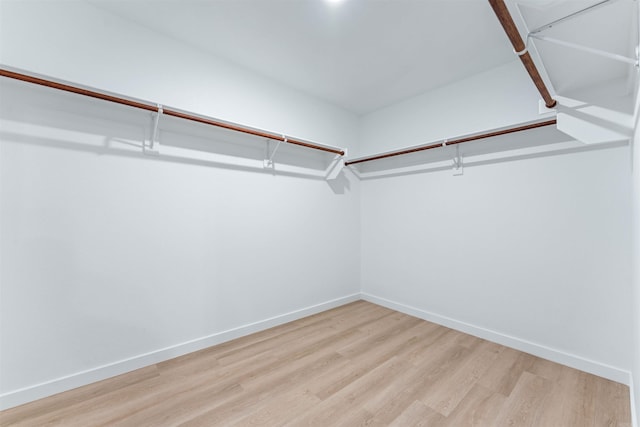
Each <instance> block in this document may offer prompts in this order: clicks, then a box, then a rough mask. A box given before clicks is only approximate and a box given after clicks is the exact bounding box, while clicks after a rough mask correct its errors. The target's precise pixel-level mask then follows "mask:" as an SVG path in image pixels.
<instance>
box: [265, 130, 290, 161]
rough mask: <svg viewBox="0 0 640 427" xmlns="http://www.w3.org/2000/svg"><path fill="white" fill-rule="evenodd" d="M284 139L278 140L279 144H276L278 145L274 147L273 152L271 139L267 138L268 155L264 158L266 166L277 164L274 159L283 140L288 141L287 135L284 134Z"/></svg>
mask: <svg viewBox="0 0 640 427" xmlns="http://www.w3.org/2000/svg"><path fill="white" fill-rule="evenodd" d="M282 139H283V140H284V141H280V140H279V141H278V144H276V147H275V148H274V149H273V151H272V152H271V153H269V151H270V145H271V140H270V139H267V155H266V156H265V157H266V159H264V163H263V166H264V168H265V169H266V168H275V164H274V163H273V159H274V158H275V157H276V151H278V148H279V147H280V144H282V142H287V137H286V136H285V135H282Z"/></svg>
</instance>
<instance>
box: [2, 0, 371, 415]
mask: <svg viewBox="0 0 640 427" xmlns="http://www.w3.org/2000/svg"><path fill="white" fill-rule="evenodd" d="M1 16H2V21H1V22H0V29H1V30H0V31H1V34H0V40H2V42H0V43H2V44H1V49H0V50H1V54H0V55H1V62H3V63H4V64H6V65H9V66H13V67H19V68H23V69H27V70H29V71H33V72H39V73H43V74H46V75H51V76H53V77H57V78H62V79H68V80H71V81H75V82H79V83H83V84H87V85H91V86H95V87H98V88H101V89H106V90H112V91H115V92H119V93H123V94H126V95H133V96H137V97H140V98H143V99H148V100H150V101H156V102H161V103H164V104H170V105H171V106H174V107H177V108H183V109H186V110H191V111H195V112H197V113H201V114H207V115H212V116H216V117H219V118H222V119H227V120H233V121H237V122H240V123H242V124H247V125H252V126H257V127H262V128H265V129H272V130H277V131H282V132H286V133H287V134H289V135H294V136H297V137H301V138H308V139H311V140H315V141H318V142H321V143H327V144H334V145H338V146H350V147H353V146H354V145H353V143H354V141H356V139H357V120H356V119H355V118H354V117H353V116H351V115H350V114H348V113H346V112H344V111H342V110H340V109H337V108H334V107H332V106H330V105H327V104H324V103H322V102H319V101H316V100H315V99H312V98H309V97H306V96H305V95H304V94H301V93H298V92H295V91H292V90H289V89H286V88H284V87H282V86H279V85H277V84H274V83H272V82H270V81H268V80H266V79H262V78H261V77H259V76H255V75H251V74H250V73H249V72H247V71H244V70H242V69H238V68H236V67H234V66H232V65H229V64H225V63H223V62H221V61H217V60H215V59H212V58H209V57H207V56H206V55H204V54H201V53H199V52H197V51H194V50H191V49H190V48H189V47H188V46H183V45H180V44H178V43H176V42H173V41H171V40H169V39H166V38H163V37H161V36H159V35H157V34H152V33H150V32H147V31H146V30H144V29H142V28H138V27H135V26H133V25H129V24H128V23H127V22H125V21H122V20H120V19H119V18H117V17H114V16H111V15H108V14H106V13H102V12H101V11H99V10H97V9H94V8H93V7H91V6H89V5H87V4H85V3H84V2H55V4H52V3H51V2H2V13H1ZM87 34H91V37H87V36H86V35H87ZM21 37H24V38H21ZM147 73H148V74H147ZM0 84H2V87H1V88H0V91H1V92H2V98H1V101H0V234H1V236H2V239H1V246H0V262H1V267H2V268H1V273H0V281H1V286H0V305H1V306H0V325H1V328H2V334H1V340H2V341H1V343H0V345H1V354H0V376H1V377H0V394H2V396H0V397H1V399H0V404H1V405H2V406H3V407H6V406H11V405H15V404H18V403H21V402H24V401H27V400H31V399H34V398H37V397H41V396H44V395H47V394H50V393H53V392H58V391H61V390H64V389H68V388H72V387H75V386H78V385H81V384H84V383H87V382H90V381H94V380H97V379H100V378H104V377H106V376H110V375H114V374H117V373H120V372H123V371H126V370H129V369H133V368H136V367H139V366H142V365H145V364H148V363H153V362H155V361H157V360H162V359H166V358H169V357H172V356H175V355H177V354H180V353H183V352H186V351H191V350H195V349H197V348H201V347H204V346H208V345H212V344H214V343H216V342H220V341H223V340H226V339H230V338H233V337H235V336H238V335H241V334H245V333H248V332H251V331H253V330H256V329H260V328H264V327H268V326H270V325H273V324H276V323H279V322H284V321H287V320H291V319H293V318H296V317H300V316H303V315H305V314H308V313H312V312H314V311H318V310H322V309H326V308H328V307H331V306H333V305H336V304H340V303H344V302H346V301H349V300H351V299H353V298H356V297H357V294H358V292H359V265H358V261H359V258H358V249H359V227H358V225H359V196H358V191H359V190H358V186H359V183H358V182H357V181H355V180H353V179H352V177H350V176H348V175H345V176H343V177H342V178H341V179H339V180H338V185H336V184H332V185H330V184H329V183H327V182H326V181H324V180H319V179H310V178H305V177H299V176H283V175H281V174H278V173H276V174H275V175H273V174H269V173H264V172H262V171H258V172H254V171H251V170H249V169H246V168H240V167H235V166H234V165H233V164H230V165H228V166H227V167H218V166H219V165H212V164H210V163H208V162H206V161H199V160H197V159H196V160H194V161H184V160H180V159H175V158H169V157H167V156H164V155H161V156H159V157H158V158H149V157H144V156H143V155H142V154H140V144H141V141H142V140H143V139H144V137H145V133H148V132H149V123H150V119H149V114H148V113H141V112H138V111H131V110H130V109H127V108H123V107H119V106H115V105H112V104H109V103H105V102H102V101H96V100H89V99H86V98H81V97H78V96H76V95H73V94H64V93H61V92H57V91H53V90H50V89H46V88H42V87H37V86H32V85H28V84H23V83H19V82H15V81H9V80H8V79H2V82H0ZM163 120H165V121H164V122H163V124H162V126H163V131H162V133H161V141H162V142H163V148H164V147H168V146H169V145H171V144H173V145H174V146H178V145H180V144H186V143H188V144H190V145H192V146H193V145H198V146H202V147H207V146H210V147H212V150H214V151H215V150H217V148H215V147H223V146H226V145H225V144H227V143H228V141H218V139H219V138H222V137H221V136H220V134H218V133H215V132H213V131H209V130H204V129H202V128H201V127H198V125H195V124H184V123H182V124H180V123H170V120H168V119H163ZM167 129H168V130H167ZM169 130H170V131H171V132H169ZM238 143H239V144H240V147H242V149H243V150H246V151H247V152H250V153H252V154H253V153H254V152H256V150H257V152H258V155H260V154H261V153H262V152H263V150H264V148H263V147H264V141H255V140H253V141H239V142H238ZM254 144H257V145H258V146H259V148H257V149H254V148H252V147H253V145H254ZM227 145H228V144H227ZM225 150H226V148H225ZM282 153H283V155H286V156H288V159H290V160H291V161H292V163H294V164H295V163H296V162H297V161H300V162H302V163H304V162H306V157H305V156H307V154H306V153H307V151H305V150H302V151H300V152H299V151H296V150H293V149H292V150H290V151H289V152H287V151H286V150H283V151H282ZM204 154H207V153H203V156H204ZM314 155H315V154H314ZM320 156H322V155H321V154H320Z"/></svg>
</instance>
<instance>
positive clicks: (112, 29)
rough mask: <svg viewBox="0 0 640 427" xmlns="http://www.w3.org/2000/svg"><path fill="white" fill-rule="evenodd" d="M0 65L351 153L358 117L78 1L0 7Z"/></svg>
mask: <svg viewBox="0 0 640 427" xmlns="http://www.w3.org/2000/svg"><path fill="white" fill-rule="evenodd" d="M0 63H2V64H5V65H10V66H12V67H17V68H21V69H24V70H27V71H31V72H34V73H41V74H44V75H49V76H53V77H56V78H58V79H64V80H69V81H71V82H74V83H80V84H84V85H88V86H92V87H95V88H99V89H102V90H105V91H112V92H116V93H120V94H123V95H128V96H131V97H138V98H140V99H143V100H148V101H151V102H156V103H161V104H163V105H169V106H172V107H175V108H181V109H184V110H187V111H193V112H195V113H199V114H202V115H208V116H212V117H216V118H219V119H223V120H228V121H232V122H237V123H241V124H244V125H247V126H253V127H257V128H261V129H266V130H271V131H274V132H280V133H285V134H287V135H289V136H295V137H298V138H305V139H309V140H313V141H316V142H319V143H324V144H329V145H336V146H340V147H348V148H349V149H350V150H352V151H356V150H357V146H356V144H357V136H358V135H357V132H358V127H357V126H358V121H357V117H356V116H355V115H354V114H352V113H349V112H346V111H345V110H342V109H340V108H337V107H335V106H332V105H329V104H327V103H326V102H322V101H319V100H316V99H314V98H311V97H309V96H307V95H305V94H303V93H301V92H298V91H295V90H292V89H290V88H288V87H286V86H283V85H281V84H278V83H276V82H274V81H272V80H269V79H266V78H264V77H262V76H259V75H257V74H255V73H252V72H251V71H248V70H246V69H244V68H242V67H239V66H236V65H234V64H230V63H228V62H225V61H223V60H220V59H217V58H215V57H213V56H211V55H209V54H206V53H204V52H201V51H199V50H197V49H195V48H192V47H190V46H188V45H185V44H182V43H180V42H178V41H176V40H174V39H172V38H170V37H167V36H164V35H162V34H159V33H156V32H153V31H150V30H147V29H146V28H143V27H140V26H139V25H136V24H133V23H130V22H129V21H126V20H124V19H122V18H120V17H118V16H116V15H113V14H111V13H108V12H104V11H102V10H101V9H98V8H96V7H94V6H92V5H90V4H88V3H86V2H83V1H43V0H29V1H3V2H1V3H0Z"/></svg>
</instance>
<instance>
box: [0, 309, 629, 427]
mask: <svg viewBox="0 0 640 427" xmlns="http://www.w3.org/2000/svg"><path fill="white" fill-rule="evenodd" d="M630 424H631V420H630V407H629V389H628V387H626V386H624V385H622V384H618V383H615V382H612V381H608V380H606V379H603V378H599V377H596V376H593V375H589V374H587V373H584V372H581V371H577V370H575V369H571V368H569V367H566V366H562V365H558V364H556V363H553V362H550V361H547V360H543V359H540V358H537V357H535V356H532V355H529V354H525V353H522V352H519V351H517V350H514V349H510V348H507V347H504V346H501V345H498V344H494V343H491V342H488V341H485V340H482V339H480V338H477V337H473V336H470V335H466V334H463V333H461V332H458V331H454V330H451V329H447V328H445V327H442V326H439V325H436V324H434V323H430V322H426V321H423V320H420V319H417V318H414V317H411V316H409V315H406V314H402V313H398V312H395V311H393V310H390V309H387V308H384V307H380V306H377V305H374V304H371V303H368V302H364V301H358V302H354V303H351V304H347V305H344V306H341V307H338V308H335V309H332V310H328V311H326V312H323V313H318V314H315V315H313V316H309V317H306V318H304V319H300V320H297V321H295V322H290V323H287V324H283V325H279V326H276V327H274V328H271V329H268V330H265V331H261V332H258V333H255V334H252V335H249V336H245V337H242V338H239V339H236V340H232V341H229V342H226V343H223V344H220V345H217V346H213V347H210V348H207V349H204V350H201V351H197V352H194V353H191V354H188V355H185V356H181V357H177V358H175V359H172V360H168V361H166V362H162V363H158V364H156V365H153V366H149V367H146V368H143V369H139V370H137V371H134V372H131V373H128V374H125V375H121V376H118V377H114V378H111V379H108V380H105V381H101V382H98V383H95V384H91V385H88V386H85V387H80V388H78V389H75V390H71V391H68V392H66V393H61V394H58V395H55V396H51V397H48V398H46V399H42V400H39V401H36V402H32V403H29V404H26V405H22V406H19V407H16V408H12V409H9V410H6V411H3V412H0V425H1V426H65V427H68V426H72V427H73V426H82V427H93V426H123V427H129V426H132V427H133V426H136V427H137V426H225V427H226V426H284V425H287V426H300V425H311V426H314V425H315V426H323V427H324V426H349V427H350V426H359V425H363V426H370V427H382V426H396V427H400V426H401V427H406V426H430V427H459V426H482V427H494V426H540V427H548V426H562V427H574V426H575V427H596V426H598V427H599V426H620V427H628V426H630Z"/></svg>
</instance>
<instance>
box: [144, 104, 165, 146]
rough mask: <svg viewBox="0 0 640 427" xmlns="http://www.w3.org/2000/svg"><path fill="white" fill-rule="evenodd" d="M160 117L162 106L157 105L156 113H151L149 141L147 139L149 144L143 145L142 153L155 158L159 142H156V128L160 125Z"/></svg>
mask: <svg viewBox="0 0 640 427" xmlns="http://www.w3.org/2000/svg"><path fill="white" fill-rule="evenodd" d="M160 115H162V105H160V104H158V111H157V112H154V113H151V118H152V124H151V139H149V144H144V145H143V150H142V151H143V153H145V154H151V155H156V156H157V155H158V154H160V141H158V139H159V138H158V126H159V124H160Z"/></svg>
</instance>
